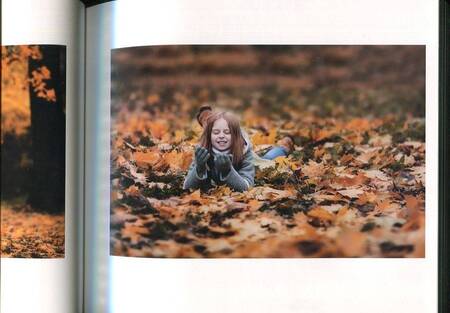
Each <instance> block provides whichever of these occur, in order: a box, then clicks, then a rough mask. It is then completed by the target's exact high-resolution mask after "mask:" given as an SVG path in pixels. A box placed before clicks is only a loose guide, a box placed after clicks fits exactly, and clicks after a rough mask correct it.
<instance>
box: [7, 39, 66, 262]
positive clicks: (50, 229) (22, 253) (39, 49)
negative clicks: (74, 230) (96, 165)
mask: <svg viewBox="0 0 450 313" xmlns="http://www.w3.org/2000/svg"><path fill="white" fill-rule="evenodd" d="M55 64H56V66H55ZM60 86H63V87H64V86H65V47H62V46H51V45H47V46H45V45H42V46H37V45H18V46H2V52H1V180H2V184H1V200H2V201H1V235H2V242H1V256H2V257H26V258H28V257H39V258H53V257H63V256H64V214H63V213H64V198H65V190H64V179H65V177H64V175H65V174H64V173H65V152H64V151H65V113H64V108H65V103H64V101H65V100H64V99H65V88H61V87H60ZM55 186H56V188H55ZM55 199H56V201H55ZM49 213H52V214H49ZM55 213H57V214H55ZM61 213H62V214H61Z"/></svg>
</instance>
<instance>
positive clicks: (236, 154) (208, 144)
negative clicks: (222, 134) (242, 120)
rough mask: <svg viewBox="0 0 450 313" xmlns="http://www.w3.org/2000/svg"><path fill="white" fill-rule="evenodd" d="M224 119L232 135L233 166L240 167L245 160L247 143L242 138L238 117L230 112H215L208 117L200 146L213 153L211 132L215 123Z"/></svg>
mask: <svg viewBox="0 0 450 313" xmlns="http://www.w3.org/2000/svg"><path fill="white" fill-rule="evenodd" d="M221 118H223V119H224V120H225V121H227V124H228V128H229V129H230V134H231V146H230V153H231V154H232V155H233V165H235V166H236V165H238V164H239V163H240V162H241V161H242V159H243V158H244V146H245V141H244V138H243V137H242V132H241V126H240V125H239V120H238V118H237V117H236V116H234V115H233V114H231V113H229V112H213V113H211V115H210V116H208V118H207V120H206V126H205V127H204V129H203V133H202V136H201V137H200V145H201V146H202V147H204V148H206V149H208V151H209V152H210V153H211V152H212V141H211V132H212V128H213V126H214V122H215V121H217V120H219V119H221Z"/></svg>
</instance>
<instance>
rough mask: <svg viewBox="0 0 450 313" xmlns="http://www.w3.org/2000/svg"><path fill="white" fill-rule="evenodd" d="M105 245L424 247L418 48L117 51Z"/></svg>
mask: <svg viewBox="0 0 450 313" xmlns="http://www.w3.org/2000/svg"><path fill="white" fill-rule="evenodd" d="M110 201H111V217H110V223H111V224H110V253H111V255H117V256H129V257H153V258H304V257H309V258H321V257H337V258H340V257H371V258H372V257H381V258H383V257H402V258H423V257H424V256H425V211H426V210H425V47H424V46H420V45H411V46H407V45H402V46H383V45H371V46H356V45H354V46H311V45H308V46H297V45H290V46H283V45H273V46H265V45H255V46H251V45H224V46H220V45H212V46H208V45H199V46H196V45H193V46H185V45H173V46H149V47H129V48H121V49H115V50H112V56H111V199H110Z"/></svg>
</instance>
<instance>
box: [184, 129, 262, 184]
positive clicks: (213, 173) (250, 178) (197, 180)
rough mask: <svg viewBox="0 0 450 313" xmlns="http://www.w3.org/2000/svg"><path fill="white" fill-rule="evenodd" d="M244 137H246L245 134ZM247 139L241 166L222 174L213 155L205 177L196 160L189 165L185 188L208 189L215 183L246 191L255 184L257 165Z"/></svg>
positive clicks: (232, 167)
mask: <svg viewBox="0 0 450 313" xmlns="http://www.w3.org/2000/svg"><path fill="white" fill-rule="evenodd" d="M244 139H247V138H245V136H244ZM245 141H246V145H245V149H244V157H243V159H242V161H241V162H240V164H239V166H236V167H235V166H234V165H233V166H231V170H230V172H229V173H228V175H227V176H225V177H222V175H221V174H220V173H219V172H218V171H217V170H216V169H215V168H214V162H212V159H213V157H212V156H211V157H210V161H209V162H208V163H207V170H206V173H205V175H204V176H203V177H199V175H198V173H197V168H196V165H195V160H194V161H193V162H192V164H191V166H190V167H189V170H188V173H187V175H186V179H185V180H184V184H183V188H184V189H198V188H201V189H208V188H211V187H212V186H215V185H227V186H229V187H230V188H231V189H233V190H235V191H245V190H248V189H249V188H250V187H252V186H253V185H254V181H255V166H254V164H253V153H252V148H251V144H250V142H249V141H247V140H245Z"/></svg>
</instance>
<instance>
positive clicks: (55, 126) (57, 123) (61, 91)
mask: <svg viewBox="0 0 450 313" xmlns="http://www.w3.org/2000/svg"><path fill="white" fill-rule="evenodd" d="M64 49H65V48H61V47H52V46H41V52H42V55H43V58H42V60H33V59H31V58H30V60H29V77H32V73H33V71H36V70H38V68H39V67H41V66H46V67H47V68H48V69H49V70H50V73H51V79H50V80H47V81H46V84H47V88H49V89H50V88H53V89H54V90H55V93H56V102H51V101H47V100H46V99H44V98H41V97H38V96H37V95H36V93H35V92H34V91H33V87H32V86H30V107H31V142H32V149H31V151H32V152H31V157H32V160H33V166H32V170H31V175H30V177H29V179H30V180H31V184H30V186H31V187H30V192H29V198H28V203H29V204H30V205H31V207H32V208H34V209H36V210H39V211H47V212H54V213H57V212H63V211H64V200H65V135H66V131H65V128H66V121H65V93H66V90H65V79H66V77H65V63H66V58H65V50H64Z"/></svg>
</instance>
